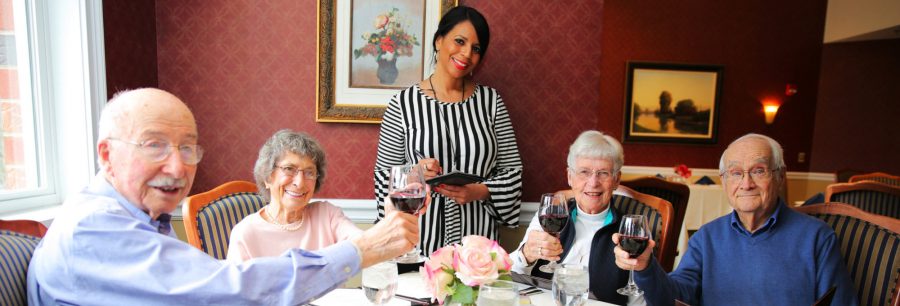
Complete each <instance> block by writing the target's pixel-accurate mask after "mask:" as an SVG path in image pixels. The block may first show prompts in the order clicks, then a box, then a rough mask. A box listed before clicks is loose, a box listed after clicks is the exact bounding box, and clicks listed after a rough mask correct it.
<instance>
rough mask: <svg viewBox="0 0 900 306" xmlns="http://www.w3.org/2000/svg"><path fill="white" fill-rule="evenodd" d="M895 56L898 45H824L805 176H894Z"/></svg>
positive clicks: (899, 148)
mask: <svg viewBox="0 0 900 306" xmlns="http://www.w3.org/2000/svg"><path fill="white" fill-rule="evenodd" d="M898 54H900V39H893V40H880V41H866V42H854V43H839V44H828V45H825V48H824V50H823V51H822V77H821V83H820V87H819V103H818V107H817V108H816V128H815V137H814V138H813V152H815V154H814V155H813V156H812V165H811V170H813V171H817V172H834V171H836V170H841V169H856V170H863V171H882V172H887V173H893V174H894V175H897V174H900V162H898V161H897V156H898V154H900V129H898V128H897V126H898V125H897V120H898V118H900V106H898V105H897V97H900V86H898V84H900V56H898ZM848 156H853V158H847V157H848Z"/></svg>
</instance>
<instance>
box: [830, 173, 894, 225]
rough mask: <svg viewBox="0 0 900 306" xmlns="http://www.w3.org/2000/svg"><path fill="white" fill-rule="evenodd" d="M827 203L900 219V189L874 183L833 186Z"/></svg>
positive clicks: (862, 182)
mask: <svg viewBox="0 0 900 306" xmlns="http://www.w3.org/2000/svg"><path fill="white" fill-rule="evenodd" d="M825 201H826V202H841V203H847V204H850V205H853V206H856V207H859V208H860V209H862V210H864V211H867V212H870V213H874V214H879V215H884V216H888V217H892V218H897V219H900V187H898V186H891V185H887V184H883V183H878V182H872V181H861V182H856V183H841V184H831V185H828V187H826V188H825Z"/></svg>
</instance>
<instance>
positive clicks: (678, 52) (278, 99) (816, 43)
mask: <svg viewBox="0 0 900 306" xmlns="http://www.w3.org/2000/svg"><path fill="white" fill-rule="evenodd" d="M461 3H462V4H466V5H470V6H473V7H476V8H478V9H479V10H480V11H482V13H484V15H485V16H486V17H487V19H488V20H489V22H490V24H491V32H492V42H491V44H492V45H491V49H490V50H489V52H488V54H487V56H486V58H485V60H484V61H483V62H482V66H481V67H480V69H479V70H478V72H477V73H476V74H475V80H476V81H478V82H480V83H483V84H487V85H490V86H493V87H496V88H498V89H499V90H500V93H501V95H502V96H503V97H504V100H505V101H506V104H507V106H508V108H509V110H510V115H511V117H512V120H513V125H514V126H515V129H516V133H517V135H518V143H519V147H520V149H521V152H522V158H523V160H524V163H525V167H526V168H525V182H524V184H525V199H526V200H529V201H534V200H536V199H537V196H538V194H540V193H542V192H546V191H550V190H555V189H558V188H562V187H564V186H565V177H564V174H563V171H564V167H565V154H566V151H567V150H568V145H569V143H571V141H572V140H573V139H574V137H575V136H577V134H578V133H579V132H581V131H583V130H585V129H590V128H597V129H601V130H604V131H607V132H610V133H611V134H612V135H614V136H616V137H617V138H621V136H622V124H623V115H622V108H623V106H622V105H623V101H624V84H623V81H624V77H625V62H626V61H627V60H643V61H666V62H688V63H706V64H719V65H724V66H725V84H724V93H723V97H722V105H721V110H720V114H721V119H722V121H721V123H720V125H719V144H717V145H706V146H690V145H659V144H653V145H650V144H627V145H626V147H625V150H626V152H627V153H626V164H629V165H646V166H666V167H668V166H672V165H674V164H676V163H686V164H688V165H689V166H691V167H704V168H713V167H716V166H717V164H716V163H717V160H718V156H719V154H720V153H721V151H722V149H723V148H724V146H725V144H727V143H728V142H729V141H730V140H732V139H734V138H736V137H738V136H740V135H742V134H744V133H747V132H751V131H757V132H764V133H768V134H771V135H773V136H775V137H776V139H778V140H780V141H782V143H784V144H785V147H786V149H787V150H788V154H789V156H790V154H794V155H796V152H801V151H805V152H809V149H810V145H811V144H810V143H811V141H810V139H811V138H812V137H811V135H812V124H813V116H814V111H813V109H814V107H815V93H816V92H817V91H816V86H817V84H818V67H819V55H820V54H821V41H822V29H823V27H824V16H825V2H824V1H815V2H813V3H782V2H777V1H764V3H757V2H752V3H731V2H728V1H726V2H724V3H719V2H718V1H711V0H708V1H696V2H691V3H678V5H675V4H669V3H660V2H659V1H649V0H629V1H601V0H591V1H587V0H573V1H545V0H523V1H500V0H490V1H486V0H480V1H473V0H469V1H461ZM155 15H156V35H157V50H158V67H159V71H158V79H159V87H161V88H163V89H166V90H169V91H171V92H173V93H175V94H176V95H178V96H180V97H181V98H183V100H184V101H185V102H187V103H188V104H189V105H190V107H191V108H192V109H193V110H194V113H195V115H196V117H197V121H198V126H199V129H200V133H201V135H202V139H201V143H202V144H203V145H204V146H205V147H206V148H207V152H208V153H207V154H206V156H205V157H204V161H203V163H202V164H201V167H200V168H199V170H198V175H197V181H196V183H195V185H194V186H195V187H194V192H198V191H203V190H207V189H210V188H212V187H214V186H216V185H218V184H221V183H223V182H225V181H228V180H235V179H250V178H251V168H252V165H253V162H254V161H255V158H256V153H257V150H258V149H259V146H260V145H261V144H262V142H263V141H264V140H265V139H266V138H267V137H268V136H270V135H271V134H272V133H273V132H274V131H276V130H278V129H281V128H292V129H297V130H302V131H306V132H308V133H310V134H311V135H313V136H314V137H316V138H317V139H318V140H319V141H320V142H322V144H323V146H324V148H325V150H326V151H327V152H328V158H329V163H330V167H329V179H328V181H327V182H326V184H325V185H324V186H323V189H322V190H321V191H320V192H319V193H318V194H317V196H320V197H334V198H359V199H367V198H371V196H372V168H373V165H374V157H375V149H376V144H377V143H376V142H377V135H378V126H377V125H363V124H335V123H316V122H315V114H314V110H315V99H316V96H315V82H316V43H315V42H316V36H317V34H316V2H315V1H303V2H295V1H290V0H273V1H267V2H263V3H260V2H258V1H255V0H243V1H237V0H229V1H224V0H206V1H200V0H157V1H156V8H155ZM712 25H715V26H712ZM601 30H602V31H601ZM107 43H109V42H107ZM601 55H602V57H601ZM114 81H115V80H110V82H114ZM787 82H792V83H796V84H798V86H799V89H800V94H799V95H797V96H795V97H792V98H791V99H790V100H787V101H786V103H785V105H784V106H783V107H782V110H781V112H780V113H779V115H778V118H777V119H776V122H775V124H774V125H773V126H772V127H771V128H767V127H766V126H765V124H764V123H763V117H762V113H761V106H760V105H759V102H758V100H759V99H760V98H762V97H763V96H766V95H770V94H771V95H774V96H778V95H779V94H781V93H782V91H783V89H784V84H785V83H787ZM789 167H791V170H805V169H806V165H805V164H796V163H793V162H789Z"/></svg>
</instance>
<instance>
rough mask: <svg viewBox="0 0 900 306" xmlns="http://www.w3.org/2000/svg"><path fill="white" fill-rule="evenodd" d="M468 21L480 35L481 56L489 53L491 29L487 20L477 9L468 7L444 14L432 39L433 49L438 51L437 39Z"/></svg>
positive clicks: (451, 10)
mask: <svg viewBox="0 0 900 306" xmlns="http://www.w3.org/2000/svg"><path fill="white" fill-rule="evenodd" d="M466 20H468V21H469V22H471V23H472V26H473V27H475V34H476V35H478V42H479V43H480V44H481V56H482V57H484V55H485V54H486V53H487V50H488V46H489V45H490V44H491V29H490V28H489V27H488V23H487V19H484V16H483V15H481V13H479V12H478V11H476V10H475V9H473V8H471V7H468V6H462V5H460V6H457V7H454V8H452V9H450V10H449V11H447V13H445V14H444V17H441V21H440V22H439V23H438V28H437V31H436V32H434V38H432V39H431V47H432V48H434V49H435V50H437V39H438V37H442V36H444V35H447V33H449V32H450V30H452V29H453V27H455V26H456V25H457V24H459V23H460V22H463V21H466Z"/></svg>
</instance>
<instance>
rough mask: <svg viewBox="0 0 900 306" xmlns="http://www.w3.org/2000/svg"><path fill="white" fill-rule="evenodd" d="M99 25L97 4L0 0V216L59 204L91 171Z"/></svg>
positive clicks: (99, 99) (100, 70)
mask: <svg viewBox="0 0 900 306" xmlns="http://www.w3.org/2000/svg"><path fill="white" fill-rule="evenodd" d="M101 17H102V7H101V4H100V3H99V1H52V2H50V1H29V0H0V111H2V113H0V115H2V116H0V139H2V141H0V215H4V214H6V215H8V214H9V213H10V212H17V211H23V210H33V209H35V208H40V207H42V206H48V205H54V204H59V203H61V202H62V200H63V198H64V195H65V194H68V193H71V192H73V191H76V190H78V189H80V188H81V187H83V186H85V185H86V184H87V182H88V181H89V179H90V177H91V175H92V173H93V172H94V171H96V167H95V162H94V160H95V158H94V153H93V143H94V141H93V139H94V138H93V134H94V131H95V130H96V128H95V126H96V124H95V123H94V122H96V118H97V117H98V111H99V109H100V107H101V106H102V105H103V103H104V102H105V100H106V96H105V92H106V88H105V78H104V77H103V76H104V74H105V68H104V67H103V65H102V60H103V53H102V50H103V44H102V38H103V35H102V19H101ZM51 46H52V47H51Z"/></svg>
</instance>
